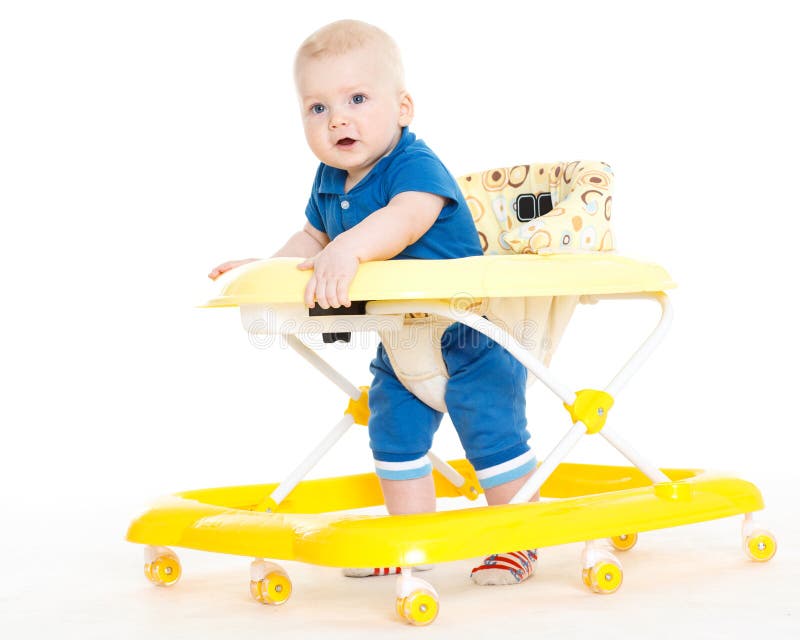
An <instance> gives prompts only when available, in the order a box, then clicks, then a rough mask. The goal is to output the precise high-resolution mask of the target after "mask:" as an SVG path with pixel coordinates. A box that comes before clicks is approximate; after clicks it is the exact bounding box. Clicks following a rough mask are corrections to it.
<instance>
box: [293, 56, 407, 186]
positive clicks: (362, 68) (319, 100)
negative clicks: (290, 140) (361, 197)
mask: <svg viewBox="0 0 800 640" xmlns="http://www.w3.org/2000/svg"><path fill="white" fill-rule="evenodd" d="M297 89H298V93H299V98H300V105H301V109H302V118H303V128H304V130H305V134H306V140H308V144H309V146H310V147H311V150H312V151H313V152H314V155H315V156H317V158H319V160H320V161H321V162H324V163H325V164H327V165H330V166H332V167H336V168H338V169H344V170H345V171H347V173H348V176H349V178H350V183H351V184H354V183H355V182H358V181H359V180H360V179H361V178H363V177H364V176H365V175H366V174H367V173H368V172H369V170H370V169H371V168H372V167H373V166H374V165H375V164H376V163H377V162H378V160H380V159H381V158H382V157H383V156H385V155H387V154H388V153H389V152H390V151H391V150H392V149H393V148H394V147H395V145H396V144H397V141H398V140H399V139H400V134H401V128H402V127H404V126H406V125H407V124H409V123H410V122H411V117H412V116H413V105H412V102H411V99H410V98H409V97H408V95H407V94H405V93H404V92H402V91H401V89H400V88H399V87H398V86H397V82H396V80H395V77H394V75H393V74H392V73H391V72H390V71H389V70H387V68H386V63H385V62H384V60H383V57H382V56H380V55H376V54H375V52H374V51H371V50H370V49H356V50H354V51H350V52H348V53H344V54H341V55H336V56H328V57H325V58H323V59H320V60H314V59H307V60H305V61H303V62H302V64H301V65H300V66H299V67H298V71H297Z"/></svg>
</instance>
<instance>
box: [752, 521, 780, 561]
mask: <svg viewBox="0 0 800 640" xmlns="http://www.w3.org/2000/svg"><path fill="white" fill-rule="evenodd" d="M777 550H778V541H777V540H775V536H773V535H772V534H771V533H770V532H769V531H766V530H765V529H756V530H755V531H753V532H752V533H751V534H750V535H749V536H746V537H745V539H744V551H745V553H746V554H747V555H748V556H750V559H751V560H755V561H756V562H766V561H767V560H771V559H772V556H774V555H775V552H776V551H777Z"/></svg>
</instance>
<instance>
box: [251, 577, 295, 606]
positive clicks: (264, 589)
mask: <svg viewBox="0 0 800 640" xmlns="http://www.w3.org/2000/svg"><path fill="white" fill-rule="evenodd" d="M250 595H252V596H253V598H255V599H256V600H258V601H259V602H261V603H263V604H275V605H278V604H283V603H284V602H286V601H287V600H288V599H289V597H290V596H291V595H292V581H291V580H289V576H287V575H286V574H285V573H281V572H279V571H272V572H270V573H268V574H267V575H266V576H265V577H264V578H263V579H262V580H251V581H250Z"/></svg>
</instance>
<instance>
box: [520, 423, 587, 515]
mask: <svg viewBox="0 0 800 640" xmlns="http://www.w3.org/2000/svg"><path fill="white" fill-rule="evenodd" d="M585 434H586V426H585V425H584V424H583V423H582V422H578V423H576V424H574V425H572V428H571V429H570V430H569V431H567V435H565V436H564V437H563V438H562V439H561V442H559V443H558V444H557V445H556V447H555V449H553V450H552V451H551V452H550V455H549V456H547V458H545V461H544V462H542V464H541V465H539V468H538V469H536V471H534V472H533V475H532V476H531V477H530V478H528V480H527V481H526V482H525V484H523V485H522V486H521V487H520V489H519V491H517V493H516V494H515V495H514V497H513V498H511V500H509V501H508V504H521V503H523V502H530V500H531V498H533V496H534V495H536V492H537V491H539V489H541V488H542V485H543V484H544V483H545V482H546V481H547V479H548V478H549V477H550V474H551V473H553V471H555V468H556V467H557V466H558V465H560V464H561V463H562V462H563V461H564V458H566V457H567V454H569V452H570V451H572V449H573V447H574V446H575V445H576V444H578V440H580V439H581V438H582V437H583V436H584V435H585Z"/></svg>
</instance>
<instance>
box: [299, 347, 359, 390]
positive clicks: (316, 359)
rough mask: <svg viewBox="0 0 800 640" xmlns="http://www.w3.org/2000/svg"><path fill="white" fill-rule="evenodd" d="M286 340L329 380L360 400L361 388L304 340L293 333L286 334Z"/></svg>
mask: <svg viewBox="0 0 800 640" xmlns="http://www.w3.org/2000/svg"><path fill="white" fill-rule="evenodd" d="M286 342H287V343H288V344H289V346H290V347H291V348H292V349H294V350H295V351H296V352H297V353H298V354H300V356H301V357H302V358H303V359H304V360H305V361H306V362H308V363H310V364H311V365H312V366H313V367H314V368H315V369H317V370H318V371H319V372H320V373H321V374H322V375H324V376H325V377H326V378H328V380H330V381H331V382H333V384H335V385H336V386H337V387H339V388H340V389H341V390H342V391H344V392H345V393H346V394H347V395H348V396H350V397H351V398H352V399H353V400H358V399H359V397H361V391H360V390H359V388H358V387H357V386H356V385H354V384H353V383H352V382H350V381H349V380H348V379H347V378H345V377H344V376H343V375H342V374H341V373H339V372H338V371H336V369H334V368H333V367H332V366H331V365H329V364H328V363H327V362H325V360H323V359H322V358H321V357H320V356H319V355H317V354H316V353H315V352H314V350H313V349H310V348H308V347H307V346H306V345H304V344H303V342H302V341H301V340H300V339H299V338H297V337H296V336H293V335H288V336H286Z"/></svg>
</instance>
